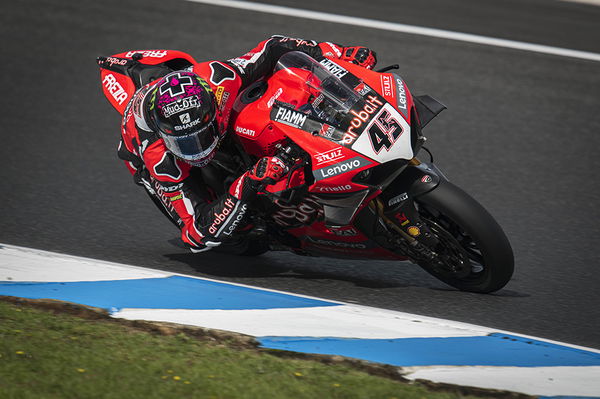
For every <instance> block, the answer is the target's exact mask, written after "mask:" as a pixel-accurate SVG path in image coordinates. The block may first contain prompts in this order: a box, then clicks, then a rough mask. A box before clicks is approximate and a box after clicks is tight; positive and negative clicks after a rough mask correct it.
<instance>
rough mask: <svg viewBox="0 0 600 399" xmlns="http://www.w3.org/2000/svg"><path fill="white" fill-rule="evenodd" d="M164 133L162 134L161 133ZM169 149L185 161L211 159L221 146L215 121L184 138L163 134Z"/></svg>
mask: <svg viewBox="0 0 600 399" xmlns="http://www.w3.org/2000/svg"><path fill="white" fill-rule="evenodd" d="M161 133H162V132H161ZM161 137H162V138H163V140H164V141H165V145H166V146H167V148H168V149H169V150H170V151H171V152H172V153H173V154H174V155H175V156H177V157H178V158H181V159H183V160H184V161H201V160H203V159H204V158H207V157H209V156H210V155H211V154H212V153H213V152H214V151H215V150H216V148H217V144H219V133H218V131H217V129H216V126H215V121H214V118H213V120H212V121H211V122H210V123H209V124H208V125H206V126H205V127H203V128H202V129H199V130H196V131H193V132H190V133H188V134H186V135H184V136H170V135H166V134H161Z"/></svg>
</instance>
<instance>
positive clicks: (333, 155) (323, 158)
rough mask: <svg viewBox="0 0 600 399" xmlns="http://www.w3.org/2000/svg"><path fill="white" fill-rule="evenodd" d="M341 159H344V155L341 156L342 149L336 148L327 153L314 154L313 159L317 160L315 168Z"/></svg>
mask: <svg viewBox="0 0 600 399" xmlns="http://www.w3.org/2000/svg"><path fill="white" fill-rule="evenodd" d="M342 158H344V155H343V154H342V147H337V148H334V149H332V150H328V151H324V152H320V153H318V154H315V159H316V160H317V163H316V165H317V166H318V165H321V164H324V163H330V162H335V161H339V160H340V159H342Z"/></svg>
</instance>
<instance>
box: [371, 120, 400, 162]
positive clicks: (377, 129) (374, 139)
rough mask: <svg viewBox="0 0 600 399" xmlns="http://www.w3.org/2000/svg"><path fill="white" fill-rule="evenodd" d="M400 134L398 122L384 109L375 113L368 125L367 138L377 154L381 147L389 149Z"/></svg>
mask: <svg viewBox="0 0 600 399" xmlns="http://www.w3.org/2000/svg"><path fill="white" fill-rule="evenodd" d="M401 135H402V126H400V122H398V120H397V119H396V118H394V116H393V115H392V114H391V113H390V112H389V111H388V110H386V109H384V110H382V111H381V113H380V114H379V115H377V117H376V118H375V120H374V121H373V124H372V125H371V126H370V127H369V138H370V139H371V145H372V146H373V150H374V151H375V153H376V154H379V152H380V151H381V149H382V148H385V149H386V151H389V150H390V148H392V146H393V145H394V143H395V142H396V140H398V137H400V136H401Z"/></svg>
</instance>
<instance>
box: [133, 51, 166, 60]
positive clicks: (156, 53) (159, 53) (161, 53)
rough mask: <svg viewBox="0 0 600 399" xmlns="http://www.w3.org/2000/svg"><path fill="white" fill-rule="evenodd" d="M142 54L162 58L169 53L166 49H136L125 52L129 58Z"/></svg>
mask: <svg viewBox="0 0 600 399" xmlns="http://www.w3.org/2000/svg"><path fill="white" fill-rule="evenodd" d="M138 53H139V54H142V56H144V57H151V58H162V57H164V56H165V55H167V51H166V50H134V51H129V52H128V53H127V54H125V57H127V58H131V57H133V55H134V54H138Z"/></svg>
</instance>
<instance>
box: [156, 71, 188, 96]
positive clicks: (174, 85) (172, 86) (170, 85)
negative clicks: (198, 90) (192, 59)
mask: <svg viewBox="0 0 600 399" xmlns="http://www.w3.org/2000/svg"><path fill="white" fill-rule="evenodd" d="M192 84H193V81H192V77H191V76H186V75H181V74H179V73H175V74H173V75H171V76H169V78H168V80H167V81H166V82H165V83H163V84H162V85H160V87H159V89H158V92H159V93H160V95H161V96H162V95H163V94H165V93H169V95H170V96H171V97H175V96H178V95H180V94H184V93H185V86H190V85H192Z"/></svg>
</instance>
